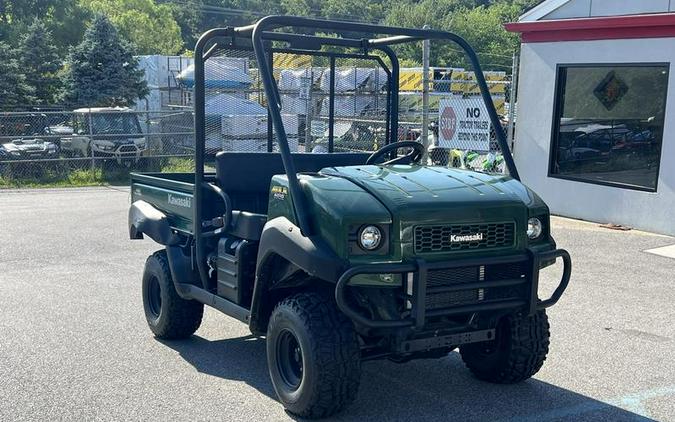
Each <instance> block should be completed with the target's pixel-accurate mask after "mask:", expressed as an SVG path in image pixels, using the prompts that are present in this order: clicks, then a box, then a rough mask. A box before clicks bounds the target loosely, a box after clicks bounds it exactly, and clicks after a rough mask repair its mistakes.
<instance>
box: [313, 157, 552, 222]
mask: <svg viewBox="0 0 675 422" xmlns="http://www.w3.org/2000/svg"><path fill="white" fill-rule="evenodd" d="M322 173H323V174H326V175H332V176H337V177H343V178H345V179H348V180H350V181H351V182H352V183H354V184H356V185H358V186H360V187H361V188H362V189H364V190H366V191H368V192H369V193H370V194H371V195H373V196H374V197H376V198H377V199H378V200H379V201H380V202H381V203H382V204H384V205H385V206H386V207H387V208H388V209H389V211H390V212H391V213H392V215H393V216H399V217H400V220H401V222H402V223H405V222H406V221H409V222H419V216H421V215H422V216H424V218H425V220H424V222H425V223H434V222H444V223H445V222H448V221H457V222H467V223H468V222H473V221H499V220H520V221H524V220H526V219H527V209H528V208H532V207H538V206H544V207H545V205H543V202H542V201H541V199H539V198H538V197H537V196H536V195H535V194H534V193H533V192H532V191H530V190H529V189H528V188H526V187H525V186H524V185H523V184H521V183H520V182H518V181H517V180H514V179H512V178H511V177H509V176H504V175H489V174H485V173H478V172H474V171H470V170H462V169H454V168H446V167H434V166H418V165H393V166H375V165H371V166H351V167H333V168H327V169H324V170H322Z"/></svg>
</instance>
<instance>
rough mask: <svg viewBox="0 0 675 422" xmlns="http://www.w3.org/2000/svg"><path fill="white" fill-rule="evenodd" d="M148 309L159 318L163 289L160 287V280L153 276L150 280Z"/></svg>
mask: <svg viewBox="0 0 675 422" xmlns="http://www.w3.org/2000/svg"><path fill="white" fill-rule="evenodd" d="M146 294H147V295H148V297H147V299H148V310H149V311H150V313H151V314H152V316H153V317H155V318H159V313H160V312H161V310H162V289H161V288H160V287H159V280H157V278H156V277H152V278H151V279H150V280H149V281H148V291H147V293H146Z"/></svg>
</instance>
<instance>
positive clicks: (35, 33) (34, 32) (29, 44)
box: [19, 19, 61, 105]
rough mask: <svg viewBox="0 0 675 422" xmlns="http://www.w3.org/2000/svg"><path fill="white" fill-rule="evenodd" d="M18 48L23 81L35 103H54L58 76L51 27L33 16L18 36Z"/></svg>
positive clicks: (58, 81)
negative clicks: (24, 79) (19, 38)
mask: <svg viewBox="0 0 675 422" xmlns="http://www.w3.org/2000/svg"><path fill="white" fill-rule="evenodd" d="M19 51H20V54H21V59H20V63H21V66H22V69H23V72H24V73H25V75H26V83H27V84H28V85H30V86H31V87H32V89H33V91H34V96H35V104H37V105H49V104H55V103H56V100H57V96H58V94H59V91H60V89H61V80H60V79H59V77H58V75H57V72H58V71H59V69H60V68H61V60H59V55H58V52H57V49H56V46H55V45H54V40H53V37H52V33H51V31H49V30H48V29H47V27H46V26H45V24H44V23H42V22H41V21H39V20H37V19H36V20H34V21H33V23H32V24H31V25H30V26H29V27H28V32H27V33H26V35H24V36H23V38H22V39H21V43H20V50H19Z"/></svg>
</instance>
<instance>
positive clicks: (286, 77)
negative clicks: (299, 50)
mask: <svg viewBox="0 0 675 422" xmlns="http://www.w3.org/2000/svg"><path fill="white" fill-rule="evenodd" d="M323 72H324V69H323V68H319V67H314V68H310V69H282V70H281V72H279V90H281V91H299V90H300V89H301V88H303V87H304V84H305V83H306V82H305V80H308V79H310V78H311V81H312V83H311V84H312V85H314V84H315V83H316V82H317V81H319V79H321V75H322V74H323Z"/></svg>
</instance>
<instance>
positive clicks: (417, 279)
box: [335, 249, 572, 329]
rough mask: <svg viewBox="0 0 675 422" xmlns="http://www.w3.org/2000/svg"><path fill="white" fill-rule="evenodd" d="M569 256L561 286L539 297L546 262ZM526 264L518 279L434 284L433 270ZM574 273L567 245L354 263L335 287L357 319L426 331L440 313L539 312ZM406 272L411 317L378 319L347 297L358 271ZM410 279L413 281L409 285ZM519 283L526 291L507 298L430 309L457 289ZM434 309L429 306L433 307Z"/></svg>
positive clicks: (364, 323)
mask: <svg viewBox="0 0 675 422" xmlns="http://www.w3.org/2000/svg"><path fill="white" fill-rule="evenodd" d="M557 258H561V259H562V260H563V274H562V277H561V280H560V282H559V283H558V286H557V288H556V289H555V291H554V292H553V294H552V295H551V297H550V298H548V299H545V300H539V297H538V289H539V269H540V268H541V267H542V266H541V264H542V263H546V262H551V261H555V260H556V259H557ZM512 264H516V265H522V268H524V269H525V271H524V273H523V274H521V275H520V276H518V277H512V278H506V279H504V278H497V277H495V278H494V279H491V278H490V276H489V274H488V273H485V275H486V276H485V277H483V278H482V279H480V280H479V281H472V282H460V283H454V284H449V285H442V286H438V285H435V286H429V283H428V279H429V277H428V275H429V273H430V272H431V271H438V270H447V271H453V270H459V269H463V268H473V267H479V268H483V270H482V271H484V269H485V267H486V266H497V265H512ZM571 272H572V260H571V258H570V255H569V253H568V252H567V251H566V250H564V249H556V250H552V251H546V252H538V251H534V250H532V249H528V250H527V251H526V252H525V253H522V254H517V255H510V256H504V257H496V258H470V259H461V260H453V261H445V262H433V263H431V262H426V261H425V260H423V259H416V260H415V261H414V262H409V263H396V264H373V265H360V266H357V267H352V268H350V269H348V270H347V271H345V272H344V273H343V274H342V276H341V277H340V278H339V280H338V282H337V285H336V288H335V299H336V301H337V305H338V308H339V309H340V310H341V311H342V312H343V313H344V314H345V315H347V317H349V318H350V319H352V321H354V323H356V324H359V325H362V326H364V327H367V328H405V327H411V328H415V329H422V328H423V327H424V326H425V324H426V322H427V319H428V318H431V317H440V316H452V315H462V314H472V313H480V312H489V311H497V310H513V311H517V310H521V311H523V310H526V311H527V312H528V313H529V314H534V313H535V312H537V311H538V310H540V309H544V308H548V307H550V306H552V305H554V304H555V303H556V302H558V300H559V299H560V297H561V296H562V294H563V292H564V291H565V289H566V288H567V285H568V284H569V281H570V275H571ZM383 273H403V275H404V286H403V288H404V289H405V291H406V299H407V301H408V303H409V304H410V309H409V310H410V312H409V315H408V316H406V317H402V318H401V319H397V320H375V319H372V318H367V317H365V316H364V315H362V314H361V313H359V312H358V311H357V310H356V309H354V308H353V307H352V306H351V305H350V302H349V300H348V298H347V294H348V293H347V287H348V285H349V281H350V280H351V279H352V278H353V277H354V276H356V275H358V274H383ZM406 281H407V283H408V285H407V286H406V284H405V283H406ZM511 286H512V287H514V288H518V289H520V290H519V291H520V292H521V293H520V294H518V295H517V297H513V298H506V299H489V298H488V299H486V300H482V299H480V296H478V300H477V301H476V302H475V303H471V304H455V305H452V304H449V305H448V306H444V307H440V308H439V307H433V309H431V308H429V306H428V304H429V300H428V298H429V296H430V295H437V294H449V293H454V292H468V291H477V292H483V291H487V290H489V289H495V288H504V287H511ZM428 308H429V309H428Z"/></svg>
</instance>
